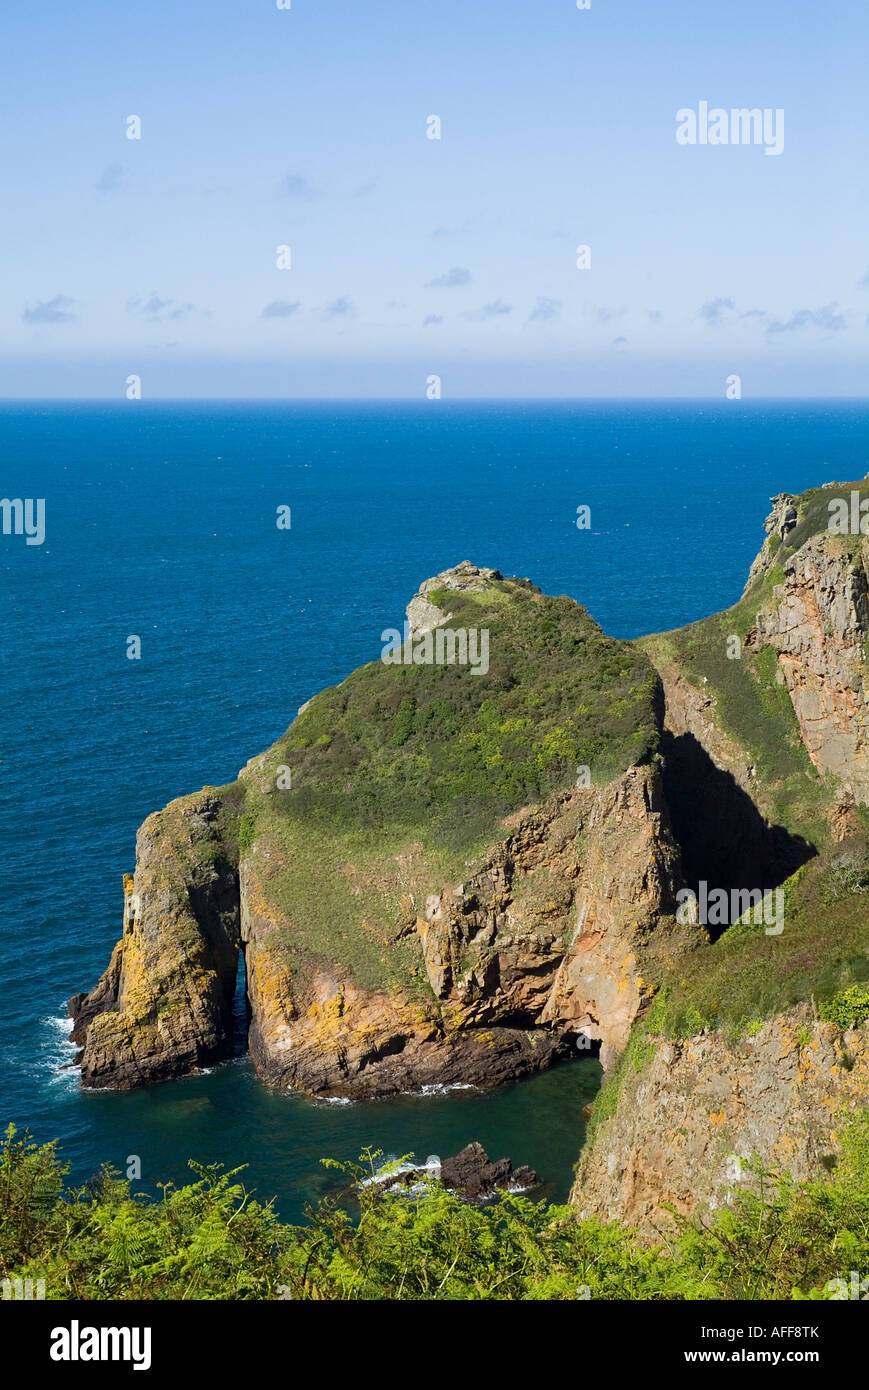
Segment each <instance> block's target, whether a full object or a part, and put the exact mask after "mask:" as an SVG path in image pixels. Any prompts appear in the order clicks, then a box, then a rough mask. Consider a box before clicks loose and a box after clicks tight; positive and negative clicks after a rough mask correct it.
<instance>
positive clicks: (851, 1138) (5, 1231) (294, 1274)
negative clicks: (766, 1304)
mask: <svg viewBox="0 0 869 1390" xmlns="http://www.w3.org/2000/svg"><path fill="white" fill-rule="evenodd" d="M843 1150H844V1152H843V1158H842V1160H841V1161H840V1163H839V1164H838V1165H837V1166H836V1167H835V1169H834V1171H833V1172H832V1173H831V1174H826V1175H824V1176H821V1177H818V1178H817V1179H814V1180H813V1181H811V1182H807V1183H802V1184H797V1183H794V1182H791V1181H789V1180H786V1179H780V1178H779V1179H776V1178H774V1177H772V1176H771V1175H769V1174H760V1175H759V1176H760V1178H761V1182H760V1187H759V1189H758V1190H757V1191H744V1190H740V1191H738V1192H737V1193H735V1194H734V1197H733V1204H732V1206H730V1207H729V1208H727V1209H725V1210H723V1211H721V1212H719V1213H718V1214H717V1215H716V1216H715V1218H714V1219H713V1220H712V1222H711V1224H709V1225H708V1226H705V1227H700V1226H695V1225H693V1224H691V1223H690V1222H688V1221H684V1220H683V1221H682V1223H681V1231H680V1234H679V1235H678V1237H676V1238H675V1239H674V1240H672V1241H671V1242H670V1243H669V1244H668V1245H667V1246H665V1247H655V1248H648V1247H646V1246H644V1245H643V1244H641V1243H640V1242H639V1241H638V1240H637V1239H636V1237H635V1235H634V1233H633V1232H632V1231H630V1230H629V1229H627V1228H626V1227H624V1226H620V1225H618V1224H615V1223H614V1224H611V1225H607V1226H602V1225H600V1224H599V1223H598V1222H596V1221H579V1220H578V1219H577V1217H576V1213H575V1210H574V1209H573V1208H572V1207H564V1206H548V1205H547V1204H545V1203H542V1202H540V1203H537V1202H532V1201H529V1200H528V1199H527V1198H523V1197H519V1196H514V1195H504V1196H502V1197H501V1198H500V1200H499V1201H497V1202H495V1203H493V1204H491V1205H489V1206H484V1207H479V1206H471V1205H469V1204H468V1203H466V1202H463V1201H461V1200H460V1199H459V1198H457V1197H455V1196H452V1195H451V1194H450V1193H448V1192H446V1191H445V1190H444V1189H443V1188H441V1187H440V1186H439V1185H437V1184H432V1185H431V1187H430V1188H429V1189H428V1190H425V1191H421V1192H418V1193H416V1194H414V1195H402V1196H398V1195H391V1194H389V1193H384V1192H382V1191H379V1190H377V1189H375V1188H368V1189H366V1188H365V1187H361V1188H358V1189H357V1190H358V1191H359V1211H358V1213H354V1214H353V1215H351V1213H350V1211H349V1210H348V1209H347V1208H346V1207H345V1206H343V1205H341V1204H339V1203H338V1202H337V1201H336V1200H334V1199H331V1198H330V1199H325V1200H323V1201H321V1202H320V1204H319V1205H318V1206H317V1207H316V1208H313V1209H311V1210H310V1211H309V1219H308V1222H307V1223H306V1224H305V1225H301V1226H290V1225H283V1224H282V1223H281V1222H280V1221H279V1220H278V1217H277V1215H276V1213H275V1211H274V1209H273V1207H272V1205H271V1204H270V1203H266V1204H263V1203H261V1202H259V1201H258V1200H257V1199H256V1198H255V1197H254V1196H253V1195H252V1194H251V1193H249V1192H247V1191H246V1190H245V1188H244V1187H243V1185H242V1184H241V1183H240V1182H239V1181H238V1173H239V1171H240V1170H238V1169H236V1170H235V1171H232V1172H228V1173H224V1172H222V1171H221V1170H220V1168H219V1166H217V1165H212V1166H209V1167H203V1166H201V1165H198V1164H193V1165H191V1166H192V1167H193V1168H194V1170H195V1172H196V1174H197V1178H196V1181H195V1182H193V1183H192V1184H190V1185H188V1186H186V1187H181V1188H175V1187H174V1186H173V1185H172V1184H167V1185H166V1186H165V1187H164V1188H163V1191H162V1199H161V1200H159V1201H152V1200H148V1199H146V1198H144V1197H141V1196H132V1195H131V1193H130V1188H129V1184H128V1183H126V1182H124V1181H121V1180H120V1179H119V1178H118V1176H117V1175H116V1174H115V1173H114V1172H113V1171H112V1170H111V1169H109V1168H105V1169H103V1171H102V1172H101V1173H100V1174H99V1176H98V1177H97V1178H95V1179H94V1180H93V1181H92V1182H91V1183H90V1184H88V1185H87V1186H86V1187H85V1188H82V1189H77V1190H69V1189H66V1190H64V1187H63V1176H64V1174H65V1172H66V1168H65V1166H64V1165H63V1164H62V1163H61V1161H60V1160H59V1159H58V1156H57V1152H56V1147H55V1145H53V1144H46V1145H41V1146H40V1145H37V1144H35V1143H34V1142H33V1141H32V1140H31V1139H30V1138H29V1137H28V1136H25V1137H24V1138H20V1139H19V1138H17V1137H16V1135H15V1131H14V1128H13V1127H11V1126H10V1128H9V1130H8V1131H7V1134H6V1142H5V1145H4V1147H3V1149H2V1152H0V1278H9V1279H16V1278H20V1279H34V1280H36V1279H44V1280H45V1291H46V1297H47V1298H49V1299H68V1298H72V1299H100V1300H103V1299H110V1300H111V1299H139V1298H141V1299H180V1298H186V1299H191V1298H193V1299H230V1300H231V1299H273V1298H294V1299H301V1300H304V1299H316V1300H343V1299H359V1300H379V1299H383V1300H402V1301H404V1300H423V1301H440V1300H444V1299H453V1300H474V1301H476V1300H489V1299H498V1300H519V1301H521V1300H574V1299H583V1300H584V1299H624V1300H633V1299H679V1300H683V1299H688V1300H701V1299H702V1300H707V1299H733V1298H747V1299H754V1300H759V1299H776V1298H791V1297H796V1298H806V1297H815V1298H825V1297H830V1290H829V1289H828V1287H827V1286H828V1284H831V1283H832V1281H834V1280H836V1279H843V1278H844V1279H845V1280H847V1278H848V1276H849V1272H850V1271H851V1270H858V1271H860V1270H862V1271H865V1270H867V1269H869V1118H867V1117H866V1116H864V1117H863V1118H862V1119H861V1120H859V1121H857V1122H855V1123H854V1124H853V1125H852V1127H851V1129H850V1130H849V1131H848V1133H846V1135H845V1140H844V1144H843ZM367 1157H368V1159H369V1162H370V1164H373V1163H374V1162H375V1160H376V1159H377V1157H378V1156H377V1155H376V1154H369V1155H368V1156H367ZM334 1166H338V1167H342V1168H343V1169H344V1172H345V1176H346V1177H347V1178H348V1179H351V1180H352V1181H353V1182H354V1183H358V1182H359V1180H360V1179H361V1178H362V1177H363V1176H364V1175H365V1173H366V1171H367V1170H366V1169H364V1168H363V1167H361V1166H358V1165H352V1164H351V1165H334Z"/></svg>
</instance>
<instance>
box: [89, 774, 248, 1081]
mask: <svg viewBox="0 0 869 1390" xmlns="http://www.w3.org/2000/svg"><path fill="white" fill-rule="evenodd" d="M238 940H239V894H238V875H237V872H236V869H235V868H234V866H233V863H232V859H231V853H230V851H229V850H228V848H227V845H226V843H225V837H224V831H223V828H222V823H221V802H220V800H219V798H218V797H217V796H216V795H215V793H214V791H213V790H212V789H208V788H206V789H205V790H203V791H202V792H200V793H199V794H198V795H196V796H191V797H184V798H182V799H181V800H178V801H173V802H172V803H171V804H170V805H169V806H168V807H167V808H166V809H165V810H164V811H159V812H157V813H156V814H154V815H151V816H149V817H148V819H147V820H146V821H145V822H144V824H143V825H142V827H141V829H140V830H139V833H138V836H137V838H136V871H135V874H134V875H130V874H128V875H126V876H125V880H124V921H123V934H122V936H121V940H120V941H119V942H118V944H117V946H116V947H115V949H114V951H113V953H112V958H111V961H110V963H109V966H108V969H107V970H106V972H105V974H104V975H103V976H102V978H101V979H100V981H99V982H98V984H97V985H96V986H95V988H94V989H93V990H91V992H90V993H89V994H77V995H75V996H74V997H73V998H72V999H71V1000H70V1001H69V1014H70V1017H71V1018H72V1020H73V1031H72V1037H73V1040H74V1041H76V1042H78V1043H79V1044H80V1045H81V1051H80V1053H79V1056H78V1059H77V1060H78V1061H79V1062H80V1065H81V1078H82V1084H83V1085H85V1086H93V1087H101V1086H112V1087H115V1088H117V1089H119V1090H128V1089H130V1088H132V1087H134V1086H141V1085H144V1084H146V1083H148V1082H151V1081H161V1080H166V1079H168V1078H169V1077H174V1076H182V1075H185V1074H186V1073H188V1072H191V1071H194V1070H197V1069H198V1068H201V1067H204V1066H209V1065H211V1064H212V1063H214V1062H215V1061H217V1060H219V1059H220V1058H221V1057H224V1056H226V1055H227V1054H228V1053H229V1052H230V1051H231V1048H232V1004H233V994H234V991H235V981H236V964H237V958H238Z"/></svg>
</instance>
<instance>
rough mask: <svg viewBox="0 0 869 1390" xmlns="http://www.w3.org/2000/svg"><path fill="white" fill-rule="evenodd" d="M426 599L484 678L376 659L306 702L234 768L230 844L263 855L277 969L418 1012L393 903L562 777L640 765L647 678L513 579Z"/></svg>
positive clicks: (626, 655)
mask: <svg viewBox="0 0 869 1390" xmlns="http://www.w3.org/2000/svg"><path fill="white" fill-rule="evenodd" d="M429 598H440V599H441V600H442V602H443V603H444V606H445V609H446V610H447V611H449V612H450V613H451V614H452V617H451V618H450V621H449V624H448V626H449V628H450V629H452V630H455V629H457V628H462V627H464V628H476V629H483V628H485V629H486V630H488V632H489V669H488V672H487V673H485V674H474V673H473V671H472V669H471V668H470V667H469V666H460V665H457V664H456V665H437V664H431V665H425V664H423V665H407V666H405V665H401V666H395V665H387V664H384V663H383V662H382V661H376V662H372V663H370V664H369V665H367V666H364V667H362V668H360V669H359V670H357V671H355V672H354V673H353V674H352V675H351V676H349V677H348V678H347V680H345V681H344V682H343V683H342V684H341V685H339V686H336V687H334V688H331V689H328V690H324V691H322V692H321V693H320V694H319V695H316V696H315V697H314V699H313V700H312V701H311V702H310V704H309V705H308V707H307V708H306V709H305V710H304V712H303V713H302V714H301V715H299V717H298V718H297V719H296V721H295V722H294V723H293V724H292V725H291V726H290V728H289V729H288V731H287V733H286V734H285V735H284V737H283V738H281V739H280V740H279V741H278V742H277V743H276V744H275V745H274V747H273V748H271V749H270V750H269V752H268V753H267V754H266V755H265V756H264V759H263V760H262V765H261V766H258V767H256V768H255V769H252V770H251V771H250V772H249V773H246V774H245V777H244V779H243V785H244V787H245V789H246V802H245V808H244V812H243V814H242V816H241V820H240V841H241V847H242V853H245V854H246V853H248V852H249V851H250V850H251V849H252V848H253V846H254V845H255V844H256V845H257V846H259V847H261V848H262V850H263V851H264V862H267V864H268V873H267V874H266V875H265V877H264V882H263V891H264V893H265V894H266V895H267V897H268V898H269V899H270V901H271V902H272V903H273V904H274V906H276V907H277V908H278V910H279V913H280V914H281V915H282V916H283V918H284V919H285V921H286V922H287V924H288V927H287V930H286V931H285V932H284V934H283V935H282V936H281V935H278V936H277V937H276V938H275V940H276V942H277V944H279V945H280V946H281V948H282V949H283V950H284V951H285V953H286V955H287V964H288V967H289V968H291V969H292V968H299V966H300V964H301V962H302V959H303V958H304V957H305V956H306V955H310V954H312V953H318V954H322V955H325V956H330V957H332V958H333V959H336V960H340V961H341V962H342V964H344V965H345V966H347V967H348V968H349V969H350V970H352V972H353V974H354V977H355V979H356V980H357V982H358V983H359V984H361V985H363V986H366V987H382V986H384V985H389V984H393V983H400V984H401V985H402V987H403V988H405V989H408V990H410V991H411V992H413V993H416V994H418V995H419V997H420V1001H421V1003H424V1004H425V1005H426V1007H428V1006H432V1007H433V1004H434V1001H433V999H432V996H431V993H430V991H429V990H428V987H427V985H425V984H424V983H421V982H420V981H419V979H418V978H417V976H416V975H415V974H414V973H413V972H414V970H415V968H416V967H417V966H418V965H419V948H418V944H417V942H416V940H415V939H407V938H406V937H405V936H404V935H403V934H402V929H401V928H402V921H403V920H405V921H406V919H407V916H408V907H407V904H408V902H409V901H411V900H412V901H413V902H414V903H416V904H419V903H420V902H424V901H425V897H426V895H427V894H429V893H432V892H438V891H440V889H441V888H442V887H443V885H444V883H448V882H450V880H453V881H455V882H460V881H461V880H462V879H463V878H464V877H465V876H466V871H467V868H468V865H469V864H470V863H472V862H473V861H474V860H475V859H476V858H477V857H478V856H479V855H481V854H482V853H483V852H484V851H485V849H486V848H487V846H489V845H491V844H492V843H494V842H495V841H496V840H497V839H498V838H501V837H502V836H503V834H504V830H503V825H502V821H503V819H504V817H506V816H508V815H510V814H511V813H513V812H515V811H517V810H518V809H520V808H521V807H523V806H530V805H535V804H539V803H541V802H543V801H545V800H546V798H547V797H548V796H550V795H551V794H552V793H553V792H555V791H557V790H559V789H561V788H565V787H568V786H570V785H572V784H573V783H574V782H575V780H576V775H577V767H578V766H580V765H586V766H588V767H589V768H590V770H591V776H592V780H593V781H595V782H606V781H608V780H609V779H610V778H612V777H614V776H616V775H618V774H619V773H621V772H623V771H624V770H625V769H626V768H628V767H629V766H631V765H632V764H633V763H635V762H637V761H640V760H642V759H643V758H646V757H648V756H650V755H651V754H652V753H653V752H654V750H655V747H656V744H657V728H656V721H655V714H654V695H655V689H656V685H657V675H656V672H655V671H654V669H653V668H652V666H651V664H650V662H649V661H648V659H647V657H646V656H645V655H644V654H643V653H642V652H641V651H640V650H639V649H638V648H637V647H636V646H634V645H632V644H630V643H627V642H619V641H615V640H613V639H611V638H609V637H606V636H605V635H604V634H603V633H602V632H601V630H600V628H599V627H598V626H597V624H596V623H595V622H593V620H592V619H591V618H590V617H589V616H588V614H587V612H586V610H585V609H584V608H583V607H581V606H580V605H579V604H577V603H575V602H574V601H573V600H572V599H569V598H564V597H561V598H549V597H546V596H545V595H543V594H541V593H540V592H539V591H538V590H536V589H535V588H534V587H533V586H531V585H528V584H527V583H522V582H520V581H516V580H507V579H505V580H496V581H491V582H490V583H489V584H488V585H487V587H486V588H485V589H484V590H481V591H479V592H471V593H458V592H456V593H453V592H450V593H449V594H440V595H438V594H435V595H429ZM280 768H285V769H286V768H289V769H290V772H291V781H292V786H291V787H290V788H287V789H282V785H281V784H280V782H279V776H280V774H279V769H280ZM285 780H286V778H285ZM265 855H268V860H267V861H265ZM290 866H292V872H290V871H289V869H290ZM402 904H404V906H402ZM411 920H412V917H411Z"/></svg>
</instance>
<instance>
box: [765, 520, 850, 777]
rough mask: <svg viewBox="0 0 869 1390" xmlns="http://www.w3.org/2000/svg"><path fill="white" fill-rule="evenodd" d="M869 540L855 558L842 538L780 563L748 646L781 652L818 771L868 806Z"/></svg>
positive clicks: (816, 542) (825, 539) (815, 539)
mask: <svg viewBox="0 0 869 1390" xmlns="http://www.w3.org/2000/svg"><path fill="white" fill-rule="evenodd" d="M867 559H869V541H866V540H864V542H863V545H862V547H861V549H860V550H859V551H858V552H857V553H856V554H852V553H851V552H850V551H849V550H848V549H847V548H846V547H845V546H844V545H843V544H842V541H841V539H840V538H839V537H837V536H830V535H825V534H820V535H816V536H812V537H811V538H810V539H809V540H808V541H807V542H806V543H805V544H804V545H803V546H802V547H801V548H800V549H799V550H798V551H797V552H796V553H795V554H793V555H787V556H785V557H784V559H783V560H782V562H781V568H782V571H783V576H784V577H783V582H782V583H781V584H778V585H776V586H775V588H774V590H773V598H772V601H771V602H770V603H769V604H767V605H766V606H765V607H764V608H762V609H761V611H760V612H759V613H758V615H757V623H756V625H755V627H754V628H753V630H752V631H751V633H750V634H749V638H748V641H749V644H750V645H753V646H754V647H755V648H760V647H761V646H762V645H763V644H764V643H769V644H770V645H771V646H772V647H773V648H774V649H775V651H776V653H777V654H778V661H779V669H780V671H781V672H782V674H783V677H784V680H785V682H786V683H787V688H788V691H789V693H790V697H791V701H792V702H793V706H794V710H795V711H796V715H797V718H798V720H799V724H800V732H801V734H802V738H803V742H804V744H805V746H806V749H807V751H808V754H809V757H810V758H811V760H812V762H813V763H814V765H815V766H816V767H817V768H819V769H820V771H822V772H831V773H833V775H834V776H835V777H837V778H838V779H839V781H840V782H841V784H842V787H843V788H844V789H845V791H846V792H848V793H850V794H851V795H852V796H853V797H854V799H855V800H857V801H860V802H864V803H865V802H869V681H867V669H866V641H867V638H869V579H867V574H866V564H867Z"/></svg>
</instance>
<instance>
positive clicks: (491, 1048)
mask: <svg viewBox="0 0 869 1390" xmlns="http://www.w3.org/2000/svg"><path fill="white" fill-rule="evenodd" d="M267 853H268V851H266V852H265V854H267ZM409 853H412V850H409ZM268 872H269V866H268V861H267V858H266V857H265V855H264V854H263V853H261V852H260V846H256V847H255V848H254V850H253V852H252V853H251V854H250V855H249V856H248V857H246V858H245V859H244V861H243V864H242V937H243V940H244V942H245V958H246V962H247V970H248V981H249V997H250V1004H251V1013H252V1018H251V1032H250V1051H251V1056H252V1058H253V1060H254V1063H255V1065H256V1067H257V1070H258V1071H259V1073H260V1075H262V1076H263V1077H264V1078H266V1079H267V1080H269V1081H272V1082H274V1083H275V1084H278V1085H282V1086H297V1087H301V1088H302V1089H304V1090H306V1091H308V1092H310V1093H312V1094H324V1093H325V1094H329V1095H339V1096H353V1097H362V1096H369V1095H384V1094H387V1093H389V1092H392V1091H401V1090H411V1089H415V1088H417V1087H419V1086H425V1085H449V1084H454V1083H457V1082H465V1083H473V1084H478V1085H491V1084H494V1083H496V1082H499V1081H504V1080H507V1079H510V1078H511V1077H516V1076H519V1075H522V1074H523V1073H526V1072H529V1071H534V1070H537V1069H538V1068H540V1067H543V1066H546V1065H548V1064H549V1063H550V1062H551V1061H552V1060H553V1058H554V1057H555V1056H556V1055H559V1054H564V1053H569V1052H570V1051H571V1050H572V1049H573V1048H574V1047H575V1046H576V1044H577V1039H578V1038H579V1040H580V1044H582V1042H583V1039H582V1037H581V1036H580V1035H582V1034H584V1035H585V1037H587V1038H588V1039H589V1040H592V1039H594V1040H599V1041H600V1042H601V1044H602V1057H603V1059H604V1062H605V1063H606V1060H607V1059H608V1058H609V1057H610V1056H612V1055H613V1054H614V1053H615V1052H617V1051H618V1050H619V1049H620V1048H622V1047H623V1046H624V1044H625V1041H626V1040H627V1036H628V1033H629V1031H630V1027H631V1024H632V1022H633V1020H634V1018H635V1017H636V1015H637V1013H638V1011H639V1010H640V1009H641V1008H642V1006H643V1004H644V1002H645V1001H646V999H647V998H648V997H649V985H648V983H647V982H646V980H645V979H644V978H643V975H642V973H641V970H642V968H643V965H642V962H643V961H644V960H645V959H647V958H648V959H649V960H651V959H653V958H657V957H660V956H661V955H666V954H667V953H668V952H669V953H670V954H675V952H676V947H677V943H678V945H679V946H680V947H682V948H683V949H684V946H685V944H686V939H687V937H688V935H689V929H682V928H677V927H676V926H675V924H674V923H673V921H672V915H670V916H668V914H672V911H673V906H674V895H675V890H676V886H677V884H678V882H679V880H678V853H677V851H676V848H675V846H674V844H673V841H672V838H671V836H670V833H669V826H668V823H667V819H666V811H665V808H664V805H663V799H662V796H661V788H660V772H659V771H658V769H657V768H656V767H654V766H652V765H649V766H646V767H636V768H630V769H629V770H628V771H627V772H626V773H625V774H623V776H622V777H620V778H618V779H616V780H615V781H614V782H612V783H610V784H608V785H606V786H605V787H602V788H588V789H582V790H579V789H574V790H572V791H567V792H564V793H562V794H560V795H558V796H557V797H555V798H553V799H552V800H551V801H550V802H548V803H547V804H546V805H545V806H543V807H540V808H536V809H531V810H528V811H524V812H521V813H518V814H517V815H515V816H513V817H511V818H509V819H508V821H507V823H506V824H505V826H504V838H503V839H501V840H500V841H499V842H498V843H496V844H495V845H494V846H493V847H492V848H491V849H490V850H489V852H488V853H487V854H485V855H484V856H482V858H481V861H480V862H478V863H477V864H475V865H473V866H469V871H468V873H467V875H466V876H465V880H464V882H463V883H458V884H457V883H455V882H449V883H442V882H441V883H438V882H436V881H435V880H433V879H432V880H430V882H429V885H428V886H429V887H430V888H431V889H432V891H431V892H428V893H426V894H424V895H420V897H419V898H417V897H416V895H414V894H412V893H405V894H404V895H402V897H401V898H400V899H399V903H398V910H397V912H396V915H395V918H394V920H393V923H392V931H393V932H394V935H395V937H396V938H397V939H401V940H403V941H404V942H406V943H407V944H408V945H409V946H410V947H411V949H412V952H413V959H414V960H415V961H416V962H417V964H416V965H412V966H411V967H410V971H411V974H410V979H409V981H408V986H405V987H401V986H399V985H394V986H393V987H391V988H389V989H364V988H360V987H359V986H358V985H357V984H356V983H355V982H354V980H353V978H352V976H351V975H350V974H349V973H348V971H347V970H346V969H342V968H341V965H340V963H339V962H336V961H335V960H334V959H333V960H329V959H325V958H323V957H322V956H318V955H306V954H305V953H303V952H296V953H293V951H292V945H293V932H292V918H291V916H290V915H287V914H284V913H282V912H281V911H280V910H279V909H276V908H275V907H274V905H273V904H272V903H270V901H269V899H268V895H267V893H265V892H264V891H263V880H264V876H265V875H267V874H268ZM690 935H691V937H692V939H695V940H699V939H700V937H699V935H698V934H697V933H696V931H695V930H693V929H691V930H690ZM413 983H418V985H419V986H421V988H417V989H414V988H412V984H413ZM426 983H427V984H428V987H429V988H428V990H426V989H425V988H424V986H425V984H426Z"/></svg>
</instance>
